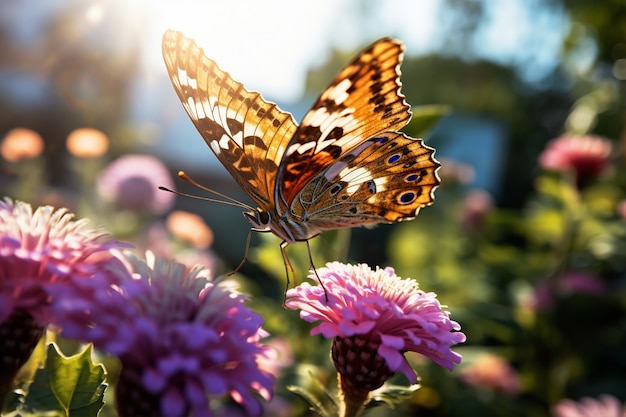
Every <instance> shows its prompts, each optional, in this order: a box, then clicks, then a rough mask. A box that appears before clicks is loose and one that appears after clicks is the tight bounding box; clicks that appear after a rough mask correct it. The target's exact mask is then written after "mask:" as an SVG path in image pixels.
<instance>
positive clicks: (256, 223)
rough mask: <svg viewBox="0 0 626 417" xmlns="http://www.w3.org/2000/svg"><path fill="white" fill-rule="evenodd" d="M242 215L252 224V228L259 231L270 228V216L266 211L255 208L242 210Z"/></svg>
mask: <svg viewBox="0 0 626 417" xmlns="http://www.w3.org/2000/svg"><path fill="white" fill-rule="evenodd" d="M243 215H244V217H245V218H246V219H248V221H249V222H250V223H251V224H252V226H253V228H254V230H257V231H260V232H261V231H267V230H269V229H270V226H269V225H270V222H271V221H272V216H271V215H270V213H268V212H267V211H265V210H262V209H260V208H257V209H256V210H254V211H252V210H251V211H244V212H243Z"/></svg>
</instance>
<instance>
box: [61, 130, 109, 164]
mask: <svg viewBox="0 0 626 417" xmlns="http://www.w3.org/2000/svg"><path fill="white" fill-rule="evenodd" d="M66 145H67V150H68V152H69V153H70V154H72V155H74V156H76V157H78V158H96V157H98V156H102V155H104V154H105V153H106V152H107V151H108V149H109V139H108V138H107V136H106V135H105V134H104V133H103V132H101V131H99V130H97V129H92V128H86V127H84V128H79V129H76V130H73V131H72V132H71V133H70V134H69V135H68V136H67V142H66Z"/></svg>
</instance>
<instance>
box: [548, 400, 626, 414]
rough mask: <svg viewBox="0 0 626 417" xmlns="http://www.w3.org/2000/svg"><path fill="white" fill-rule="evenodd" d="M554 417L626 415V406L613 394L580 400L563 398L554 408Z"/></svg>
mask: <svg viewBox="0 0 626 417" xmlns="http://www.w3.org/2000/svg"><path fill="white" fill-rule="evenodd" d="M553 415H554V417H626V406H624V405H622V404H621V403H620V401H619V400H618V399H617V398H615V397H613V396H612V395H601V396H600V398H599V399H595V398H589V397H584V398H581V399H580V401H578V402H576V401H573V400H569V399H566V400H562V401H561V402H559V403H558V404H557V405H556V407H554V410H553Z"/></svg>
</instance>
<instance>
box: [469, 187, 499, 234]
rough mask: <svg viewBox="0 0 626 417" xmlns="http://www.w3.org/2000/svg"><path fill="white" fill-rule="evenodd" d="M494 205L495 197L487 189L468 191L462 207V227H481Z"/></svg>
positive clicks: (472, 229)
mask: <svg viewBox="0 0 626 417" xmlns="http://www.w3.org/2000/svg"><path fill="white" fill-rule="evenodd" d="M493 206H494V203H493V197H491V194H489V193H488V192H487V191H485V190H481V189H476V190H472V191H470V192H468V194H467V196H466V197H465V201H464V202H463V205H462V207H461V227H462V228H463V229H465V230H467V231H475V230H477V229H479V228H480V226H481V225H482V223H483V220H484V219H485V217H486V216H487V214H488V213H489V212H490V211H491V210H492V209H493Z"/></svg>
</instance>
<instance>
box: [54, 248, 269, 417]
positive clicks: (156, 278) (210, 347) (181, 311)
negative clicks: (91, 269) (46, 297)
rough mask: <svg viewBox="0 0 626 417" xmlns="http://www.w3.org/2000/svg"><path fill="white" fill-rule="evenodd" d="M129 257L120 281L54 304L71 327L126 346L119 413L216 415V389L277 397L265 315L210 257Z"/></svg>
mask: <svg viewBox="0 0 626 417" xmlns="http://www.w3.org/2000/svg"><path fill="white" fill-rule="evenodd" d="M128 259H129V261H128V262H129V265H128V267H127V269H126V270H118V271H117V277H118V279H119V281H118V282H115V283H114V284H113V285H112V284H111V282H108V283H107V282H106V281H105V280H102V281H101V282H100V284H101V288H96V287H95V286H94V287H89V288H80V287H79V286H75V287H73V290H74V292H73V293H72V294H71V295H72V299H73V300H74V301H73V302H72V303H65V304H58V305H56V307H57V311H56V313H57V315H58V316H59V318H60V319H59V321H60V325H61V326H62V328H63V334H64V335H65V336H68V337H71V338H75V339H79V340H83V341H90V342H93V343H94V345H95V346H96V347H98V348H100V349H101V350H103V351H105V352H108V353H112V354H115V355H117V356H119V358H120V361H121V363H122V371H121V374H120V376H119V380H118V383H117V386H116V407H117V409H118V413H119V415H120V416H135V415H163V416H172V417H174V416H185V415H211V411H210V408H209V398H221V397H223V396H226V395H228V396H230V398H231V399H233V400H234V401H235V402H237V403H239V404H241V405H242V406H243V407H244V408H245V410H246V411H247V412H248V414H250V415H258V414H260V413H261V411H262V406H261V403H260V401H259V399H258V398H257V395H260V396H261V397H263V398H265V399H266V400H267V399H269V398H271V394H272V385H273V377H272V376H271V375H270V374H269V373H267V372H265V371H263V370H261V369H260V367H259V361H260V359H261V358H262V357H264V356H265V355H266V354H267V350H268V348H267V347H265V346H263V345H261V344H260V343H259V341H260V339H261V338H262V337H264V336H266V333H265V331H264V330H263V329H262V328H261V325H262V321H263V320H262V318H261V317H260V316H259V315H257V314H256V313H254V312H253V311H251V310H250V309H248V308H247V307H245V306H244V304H243V301H244V298H243V297H242V296H241V295H238V294H236V293H234V292H233V291H232V290H231V289H228V288H226V287H225V286H224V285H222V284H217V283H215V282H212V281H211V280H210V277H209V271H208V270H207V269H205V268H203V267H200V266H196V267H194V268H192V269H191V270H190V271H189V272H186V271H187V269H186V267H185V266H184V265H182V264H179V263H175V262H166V261H163V260H161V259H158V258H154V257H153V256H151V255H150V254H148V260H147V261H142V260H139V259H137V258H134V257H132V256H131V255H128Z"/></svg>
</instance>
